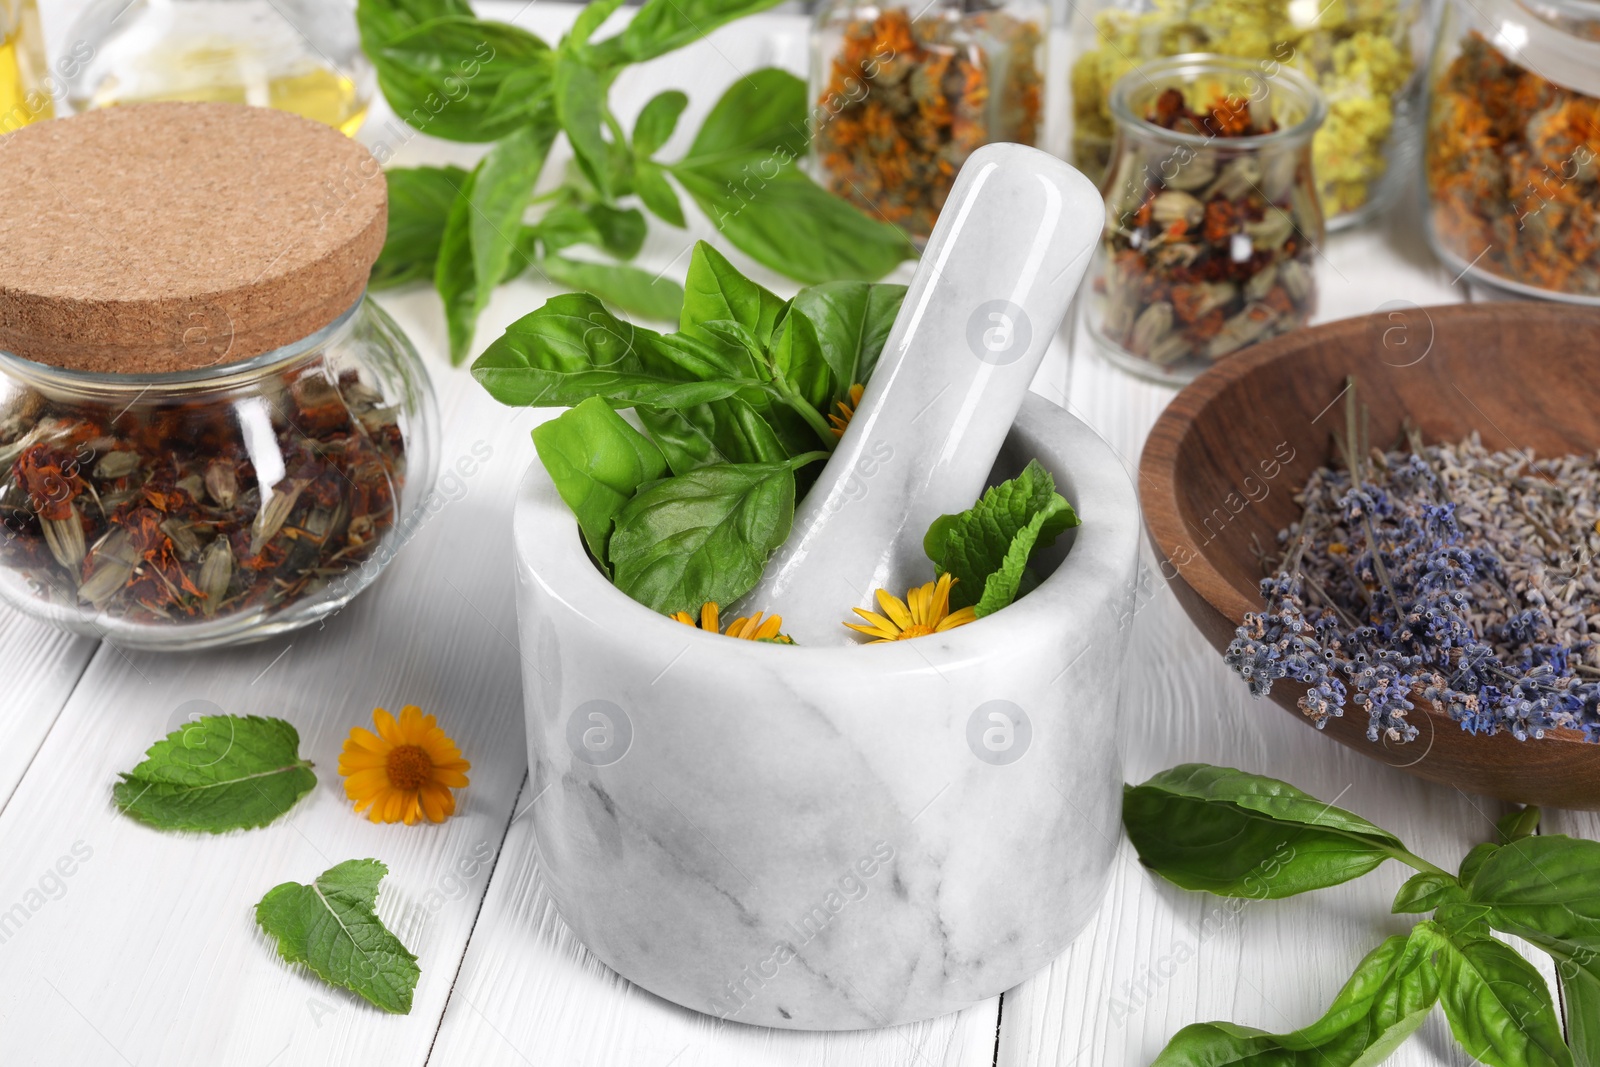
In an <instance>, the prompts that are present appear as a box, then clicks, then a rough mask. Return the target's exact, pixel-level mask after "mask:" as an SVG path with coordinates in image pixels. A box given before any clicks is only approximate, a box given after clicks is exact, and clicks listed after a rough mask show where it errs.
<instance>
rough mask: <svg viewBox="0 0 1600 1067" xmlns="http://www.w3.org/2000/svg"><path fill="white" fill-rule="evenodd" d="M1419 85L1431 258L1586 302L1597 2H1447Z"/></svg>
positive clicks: (1598, 192) (1593, 228)
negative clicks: (1425, 104)
mask: <svg viewBox="0 0 1600 1067" xmlns="http://www.w3.org/2000/svg"><path fill="white" fill-rule="evenodd" d="M1429 79H1430V92H1429V110H1428V135H1427V150H1426V159H1425V176H1426V180H1425V186H1426V189H1427V197H1428V211H1427V217H1428V232H1429V235H1430V236H1431V238H1432V240H1433V246H1434V250H1435V251H1436V252H1438V254H1439V256H1440V258H1442V259H1443V260H1444V261H1445V262H1446V264H1448V265H1449V267H1450V269H1451V272H1452V273H1456V274H1465V275H1468V276H1471V277H1473V278H1475V279H1477V280H1479V281H1484V282H1488V283H1490V284H1492V285H1495V286H1498V287H1501V288H1504V289H1510V290H1514V291H1516V292H1519V293H1522V294H1523V295H1527V296H1537V297H1544V298H1547V299H1555V300H1566V301H1572V302H1579V303H1591V304H1600V4H1597V3H1594V2H1592V0H1541V2H1538V3H1535V2H1532V0H1470V2H1463V0H1448V2H1447V3H1446V4H1445V5H1444V12H1443V14H1442V16H1441V21H1440V25H1439V34H1438V37H1437V38H1436V41H1435V45H1434V57H1433V63H1432V66H1431V70H1430V73H1429Z"/></svg>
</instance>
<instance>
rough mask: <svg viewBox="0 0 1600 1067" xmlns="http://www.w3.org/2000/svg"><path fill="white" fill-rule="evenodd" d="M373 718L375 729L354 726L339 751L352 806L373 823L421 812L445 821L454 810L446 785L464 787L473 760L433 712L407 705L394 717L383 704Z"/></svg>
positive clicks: (412, 819)
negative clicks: (375, 731) (465, 756)
mask: <svg viewBox="0 0 1600 1067" xmlns="http://www.w3.org/2000/svg"><path fill="white" fill-rule="evenodd" d="M372 721H373V723H374V725H376V726H377V728H378V732H377V733H376V734H374V733H373V732H372V731H371V730H368V729H365V728H364V727H360V726H357V727H355V728H354V729H352V730H351V731H350V736H349V737H348V738H346V739H345V742H344V751H343V752H341V753H340V754H339V773H340V774H342V775H344V793H345V796H347V797H349V798H350V799H351V800H353V801H355V805H356V811H357V812H358V813H359V812H362V811H365V812H367V818H369V819H371V820H372V821H373V822H402V821H403V822H404V823H405V824H406V825H407V826H410V825H412V824H413V823H415V822H417V821H418V820H419V819H421V818H422V817H423V816H426V817H427V819H428V821H429V822H444V821H445V819H447V818H449V817H450V816H451V815H453V814H455V810H456V798H455V794H454V793H452V792H451V791H450V790H451V789H452V788H454V789H464V788H466V786H467V781H468V780H467V771H469V770H471V769H472V764H470V763H468V762H467V761H466V760H464V759H462V758H461V750H460V749H458V748H457V747H456V743H455V742H454V741H452V740H450V738H449V737H447V736H445V732H444V731H443V730H441V729H439V724H438V723H437V721H435V719H434V717H433V716H432V715H424V714H422V709H421V708H419V707H417V706H416V705H415V704H407V705H406V706H405V707H403V708H401V709H400V718H399V720H398V721H396V719H395V717H394V716H393V715H390V714H389V713H388V712H387V711H385V710H384V709H382V708H374V709H373V712H372Z"/></svg>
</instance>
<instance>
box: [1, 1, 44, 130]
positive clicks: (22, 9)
mask: <svg viewBox="0 0 1600 1067" xmlns="http://www.w3.org/2000/svg"><path fill="white" fill-rule="evenodd" d="M43 68H44V48H43V43H42V42H41V41H40V39H39V16H38V11H37V9H36V8H35V7H34V4H33V0H23V2H22V3H21V4H14V3H7V2H6V0H0V134H4V133H10V132H11V131H12V130H15V129H18V128H20V127H22V126H26V125H27V124H28V123H30V122H37V121H39V120H40V119H48V118H53V117H54V116H55V104H54V101H53V100H52V99H51V97H50V93H49V90H48V89H47V88H46V87H45V86H44V85H43V84H42V81H41V78H40V74H41V72H42V71H43Z"/></svg>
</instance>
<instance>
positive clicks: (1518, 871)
mask: <svg viewBox="0 0 1600 1067" xmlns="http://www.w3.org/2000/svg"><path fill="white" fill-rule="evenodd" d="M1467 890H1468V895H1469V899H1470V900H1471V902H1472V903H1473V904H1476V905H1481V906H1484V907H1486V908H1487V909H1488V915H1487V919H1488V922H1489V924H1490V925H1492V926H1493V927H1494V928H1495V929H1496V930H1501V931H1504V932H1505V933H1508V934H1515V935H1517V936H1518V937H1521V938H1525V939H1527V940H1528V941H1531V942H1532V943H1533V944H1535V945H1538V946H1539V947H1540V948H1542V949H1544V950H1545V951H1546V952H1548V953H1549V954H1550V955H1551V956H1552V957H1553V958H1554V959H1555V960H1556V964H1557V971H1558V973H1559V974H1560V976H1561V988H1562V994H1563V996H1564V998H1565V1000H1566V1003H1567V1023H1568V1026H1569V1027H1570V1029H1571V1035H1572V1041H1573V1046H1574V1049H1575V1051H1577V1052H1578V1053H1579V1055H1580V1058H1581V1059H1582V1060H1583V1061H1584V1062H1586V1063H1588V1064H1591V1065H1600V842H1596V841H1585V840H1581V839H1575V838H1570V837H1565V836H1562V835H1558V834H1552V835H1549V836H1545V837H1523V838H1521V839H1520V840H1517V841H1515V842H1514V843H1512V844H1510V845H1506V846H1504V847H1502V848H1499V849H1496V850H1495V851H1494V852H1493V853H1491V854H1488V855H1487V856H1485V858H1484V859H1483V861H1482V862H1481V863H1480V864H1478V865H1477V867H1476V868H1475V869H1474V872H1473V876H1472V878H1471V880H1470V882H1469V884H1468V886H1467Z"/></svg>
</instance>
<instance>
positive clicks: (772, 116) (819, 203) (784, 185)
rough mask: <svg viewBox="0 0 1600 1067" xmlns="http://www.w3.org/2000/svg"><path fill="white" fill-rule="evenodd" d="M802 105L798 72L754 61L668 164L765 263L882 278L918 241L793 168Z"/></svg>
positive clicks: (804, 272)
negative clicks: (761, 65)
mask: <svg viewBox="0 0 1600 1067" xmlns="http://www.w3.org/2000/svg"><path fill="white" fill-rule="evenodd" d="M652 2H655V0H652ZM666 2H669V3H670V2H672V0H666ZM647 6H648V5H647ZM641 14H642V12H641ZM806 108H807V98H806V89H805V84H804V83H803V82H802V81H801V80H800V79H799V78H796V77H795V76H793V75H792V74H788V73H785V72H784V71H780V70H776V69H772V68H767V69H763V70H758V71H756V72H754V73H752V74H750V75H747V76H746V77H744V78H742V79H740V80H739V81H737V82H735V83H734V84H733V86H732V87H731V88H729V89H728V91H727V92H726V93H724V94H723V95H722V98H721V99H720V100H718V101H717V103H716V106H715V107H713V108H712V109H711V113H710V114H709V115H708V116H706V121H705V123H704V125H702V126H701V127H700V132H699V133H698V134H697V135H696V137H695V139H694V144H693V145H692V146H691V147H690V149H689V152H688V154H687V155H685V156H684V157H683V159H681V160H679V161H678V162H677V163H674V164H672V165H671V166H670V167H669V168H668V169H669V170H671V172H672V174H673V176H674V177H675V178H677V179H678V182H679V183H680V184H681V185H682V186H683V187H684V189H685V190H686V191H687V192H688V193H689V195H690V196H691V197H693V198H694V200H695V202H696V203H697V204H699V205H700V208H701V210H702V211H704V212H705V213H706V215H707V216H709V217H710V219H711V221H712V223H713V224H714V225H715V226H716V227H717V229H718V230H719V231H721V232H722V233H723V234H724V235H725V236H726V237H727V238H728V240H729V241H731V242H732V243H733V245H734V246H735V247H736V248H738V249H739V250H740V251H742V252H744V253H746V254H747V255H749V256H750V257H752V258H753V259H755V260H757V261H758V262H760V263H762V264H763V265H765V266H768V267H771V268H772V269H773V270H776V271H779V272H781V273H783V274H785V275H787V276H788V277H791V278H795V279H798V280H800V281H802V282H824V281H833V280H835V279H839V278H877V277H881V276H882V275H884V274H887V273H888V272H889V271H890V270H892V269H893V268H894V266H895V265H896V264H897V263H899V262H900V261H901V260H903V259H907V258H910V257H913V256H915V255H916V250H915V249H914V248H912V246H911V245H910V243H909V242H908V241H907V240H906V239H905V237H904V235H903V234H901V233H900V231H899V230H897V229H896V228H895V227H893V226H890V225H888V224H887V223H883V222H878V221H876V220H873V219H871V218H868V217H867V216H866V215H864V214H862V213H861V212H860V211H858V210H856V208H854V207H853V206H851V205H850V204H848V203H846V202H845V201H844V200H841V199H839V198H838V197H836V196H833V195H832V194H830V193H828V192H826V191H825V190H824V189H822V187H821V186H819V185H817V184H816V183H815V182H813V181H811V179H810V178H807V177H806V176H805V175H804V174H802V173H800V172H799V170H798V168H797V166H796V161H797V160H798V159H800V158H801V157H802V156H803V155H804V154H805V151H806V139H807V133H806V129H807V127H806V122H807V116H806Z"/></svg>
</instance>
